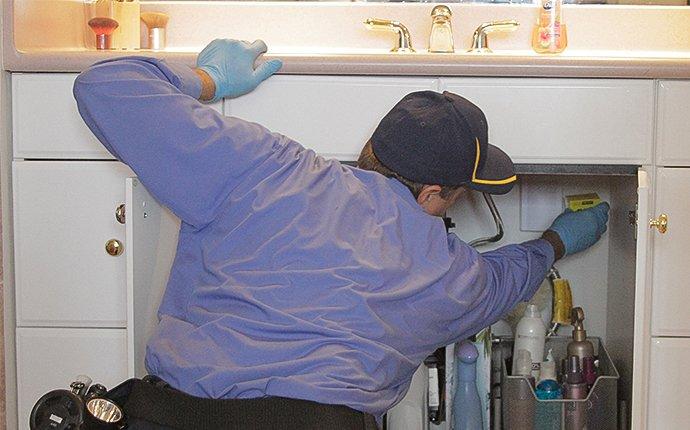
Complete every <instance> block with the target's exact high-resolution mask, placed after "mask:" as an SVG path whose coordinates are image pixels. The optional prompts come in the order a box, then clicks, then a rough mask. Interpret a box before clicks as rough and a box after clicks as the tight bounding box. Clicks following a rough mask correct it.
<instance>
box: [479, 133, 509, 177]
mask: <svg viewBox="0 0 690 430" xmlns="http://www.w3.org/2000/svg"><path fill="white" fill-rule="evenodd" d="M474 141H475V142H476V143H477V157H476V158H475V160H474V171H473V172H472V182H474V183H475V184H484V185H505V184H509V183H511V182H515V181H517V176H516V175H513V176H511V177H510V178H506V179H496V180H491V179H477V169H478V168H479V156H480V149H479V138H477V137H475V138H474Z"/></svg>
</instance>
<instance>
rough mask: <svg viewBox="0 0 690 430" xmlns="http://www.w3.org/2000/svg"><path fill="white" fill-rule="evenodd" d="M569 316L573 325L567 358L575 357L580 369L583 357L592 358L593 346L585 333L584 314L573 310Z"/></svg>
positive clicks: (578, 308) (581, 311) (576, 309)
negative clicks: (578, 360) (577, 359)
mask: <svg viewBox="0 0 690 430" xmlns="http://www.w3.org/2000/svg"><path fill="white" fill-rule="evenodd" d="M570 315H571V324H572V325H573V340H571V341H570V342H569V343H568V357H570V356H571V355H574V356H577V357H578V358H579V359H580V363H579V364H580V368H582V360H583V359H584V358H585V357H594V346H593V345H592V342H590V341H589V340H587V331H586V330H585V327H584V324H583V321H584V320H585V312H584V311H583V310H582V308H580V307H577V308H573V310H572V313H571V314H570Z"/></svg>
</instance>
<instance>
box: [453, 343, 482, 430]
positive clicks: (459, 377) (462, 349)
mask: <svg viewBox="0 0 690 430" xmlns="http://www.w3.org/2000/svg"><path fill="white" fill-rule="evenodd" d="M478 357H479V352H478V351H477V347H475V346H474V344H473V343H472V342H470V341H463V342H460V343H459V344H458V347H457V349H456V351H455V360H456V363H457V367H456V373H455V375H456V376H455V378H456V379H455V396H454V397H453V428H454V429H455V430H473V429H481V428H482V427H483V425H484V421H483V420H482V403H481V401H480V400H479V392H478V391H477V358H478Z"/></svg>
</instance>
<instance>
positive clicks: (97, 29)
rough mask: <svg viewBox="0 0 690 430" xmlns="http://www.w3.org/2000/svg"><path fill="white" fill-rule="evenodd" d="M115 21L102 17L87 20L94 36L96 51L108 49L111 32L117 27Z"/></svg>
mask: <svg viewBox="0 0 690 430" xmlns="http://www.w3.org/2000/svg"><path fill="white" fill-rule="evenodd" d="M118 25H119V24H118V23H117V21H115V20H114V19H111V18H106V17H104V16H98V17H96V18H92V19H90V20H89V27H91V30H93V32H94V33H95V34H96V49H110V46H111V37H110V35H112V34H113V31H115V29H116V28H117V27H118Z"/></svg>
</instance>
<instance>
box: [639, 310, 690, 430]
mask: <svg viewBox="0 0 690 430" xmlns="http://www.w3.org/2000/svg"><path fill="white" fill-rule="evenodd" d="M685 314H687V310H686V311H685ZM688 357H690V339H689V338H661V337H659V338H654V339H653V340H652V347H651V358H650V361H649V367H650V373H649V378H650V381H653V383H652V384H650V386H649V391H650V395H649V420H648V424H647V428H648V429H684V428H687V427H688V423H689V422H690V408H688V397H687V387H688V384H690V373H688V361H689V359H688Z"/></svg>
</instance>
